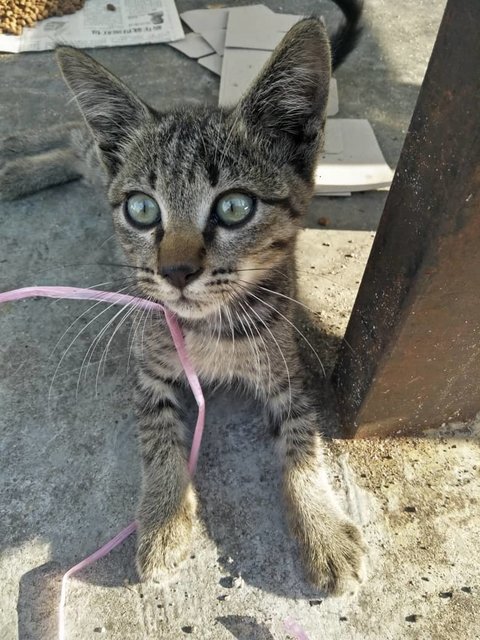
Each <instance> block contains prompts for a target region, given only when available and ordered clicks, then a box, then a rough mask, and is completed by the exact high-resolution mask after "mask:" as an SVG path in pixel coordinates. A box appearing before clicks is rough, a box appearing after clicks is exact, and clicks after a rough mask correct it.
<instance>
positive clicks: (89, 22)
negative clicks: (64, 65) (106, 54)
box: [0, 0, 184, 53]
mask: <svg viewBox="0 0 480 640" xmlns="http://www.w3.org/2000/svg"><path fill="white" fill-rule="evenodd" d="M107 4H108V3H107V2H95V1H93V0H92V2H86V3H85V6H84V7H83V8H82V9H81V10H80V11H77V12H76V13H72V14H71V15H66V16H62V17H52V18H48V19H47V20H42V21H41V22H38V23H37V24H36V25H35V26H34V27H31V28H25V29H24V30H23V33H22V34H21V35H20V36H14V35H10V34H1V35H0V51H7V52H10V53H19V52H22V51H46V50H49V49H54V48H55V47H56V46H57V45H58V44H68V45H72V46H74V47H80V48H82V49H83V48H90V47H118V46H126V45H131V44H148V43H153V42H170V41H172V40H179V39H180V38H183V36H184V33H183V29H182V25H181V23H180V18H179V17H178V13H177V8H176V6H175V2H174V0H142V1H141V2H139V1H138V0H112V2H111V4H113V5H114V7H115V11H109V10H107V8H106V7H107Z"/></svg>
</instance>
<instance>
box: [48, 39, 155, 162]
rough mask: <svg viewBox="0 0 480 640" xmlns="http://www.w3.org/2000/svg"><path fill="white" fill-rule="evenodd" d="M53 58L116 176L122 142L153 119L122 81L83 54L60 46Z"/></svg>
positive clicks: (101, 153) (104, 159)
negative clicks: (55, 58)
mask: <svg viewBox="0 0 480 640" xmlns="http://www.w3.org/2000/svg"><path fill="white" fill-rule="evenodd" d="M56 56H57V61H58V64H59V66H60V69H61V70H62V74H63V77H64V78H65V80H66V82H67V84H68V86H69V87H70V89H71V90H72V92H73V94H74V96H75V98H76V101H77V103H78V106H79V107H80V110H81V112H82V114H83V116H84V118H85V121H86V123H87V125H88V126H89V128H90V129H91V131H92V133H93V136H94V138H95V140H96V142H97V146H98V148H99V151H100V155H101V158H102V160H103V161H104V162H105V164H106V166H107V169H108V170H109V171H110V172H111V173H115V172H116V170H117V169H118V167H119V165H120V164H121V161H122V160H121V153H120V150H121V146H122V143H124V142H125V140H126V139H127V138H128V137H129V136H130V135H131V134H132V133H133V132H134V130H135V129H137V128H138V127H139V126H140V125H141V124H142V123H144V122H146V121H147V120H151V119H152V117H153V116H152V112H151V111H150V109H149V107H148V106H147V105H146V104H145V103H143V102H142V101H141V100H140V99H139V98H137V96H136V95H135V94H134V93H133V92H132V91H131V90H130V89H129V88H128V87H127V86H126V85H124V84H123V82H121V81H120V80H119V79H118V78H116V77H115V76H114V75H113V74H112V73H110V71H108V70H107V69H105V67H103V66H102V65H101V64H99V63H98V62H96V61H95V60H93V58H91V57H90V56H88V55H87V54H86V53H83V52H81V51H79V50H78V49H73V48H71V47H59V48H57V50H56Z"/></svg>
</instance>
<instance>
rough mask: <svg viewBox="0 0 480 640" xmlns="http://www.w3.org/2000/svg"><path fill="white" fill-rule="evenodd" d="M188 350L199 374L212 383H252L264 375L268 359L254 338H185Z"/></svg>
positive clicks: (192, 336) (192, 335)
mask: <svg viewBox="0 0 480 640" xmlns="http://www.w3.org/2000/svg"><path fill="white" fill-rule="evenodd" d="M185 346H186V348H187V352H188V354H189V356H190V359H191V361H192V364H193V366H194V367H195V371H196V372H197V374H198V375H199V376H200V377H201V378H204V379H206V380H208V381H209V382H217V381H223V382H229V381H231V380H234V379H235V378H237V379H238V378H244V379H252V378H254V379H255V378H257V377H259V376H262V375H264V373H265V367H266V366H267V364H268V356H267V354H266V353H265V350H264V348H263V345H262V344H261V343H259V341H258V339H257V340H255V339H254V338H253V337H249V338H245V337H243V338H242V339H238V338H237V339H236V340H232V339H231V337H229V338H224V337H221V336H218V335H217V336H215V335H213V336H209V337H206V336H201V335H197V334H194V333H188V332H187V333H186V334H185Z"/></svg>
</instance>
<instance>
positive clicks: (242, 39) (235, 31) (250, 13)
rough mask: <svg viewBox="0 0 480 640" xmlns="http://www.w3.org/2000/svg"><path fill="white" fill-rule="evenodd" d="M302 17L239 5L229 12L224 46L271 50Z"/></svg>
mask: <svg viewBox="0 0 480 640" xmlns="http://www.w3.org/2000/svg"><path fill="white" fill-rule="evenodd" d="M302 17H303V16H286V15H282V14H278V13H265V12H264V11H261V10H259V8H258V7H239V8H238V9H237V10H236V11H230V12H229V15H228V23H227V37H226V40H225V46H226V47H233V48H237V49H262V50H265V51H273V50H274V49H275V47H276V46H277V45H278V44H279V43H280V41H281V39H282V38H283V36H284V35H285V33H286V32H287V31H288V30H289V29H290V27H293V25H294V24H295V23H296V22H298V21H299V20H301V19H302Z"/></svg>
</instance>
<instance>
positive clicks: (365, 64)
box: [0, 0, 480, 640]
mask: <svg viewBox="0 0 480 640" xmlns="http://www.w3.org/2000/svg"><path fill="white" fill-rule="evenodd" d="M225 4H240V3H233V2H230V3H225ZM266 4H268V6H270V7H271V8H272V9H274V10H282V11H285V12H290V13H293V12H297V13H298V12H300V11H304V12H305V13H310V12H312V11H313V10H315V9H316V8H317V7H318V4H317V3H316V2H295V1H294V0H289V1H285V2H282V3H279V2H268V1H267V2H266ZM177 5H178V8H179V10H180V11H183V10H186V9H190V8H198V7H202V6H206V3H202V2H198V1H195V0H184V1H180V0H179V1H178V3H177ZM321 6H322V10H323V7H325V14H326V15H327V19H328V21H329V22H330V23H333V22H334V20H335V14H334V11H333V10H332V9H331V7H330V5H329V3H326V2H324V3H322V5H321ZM443 6H444V2H443V1H440V2H437V1H434V2H431V1H428V2H427V1H426V0H418V1H417V2H415V3H412V2H411V0H398V1H397V2H396V3H385V2H383V0H367V10H366V33H365V36H364V38H363V40H362V43H361V45H360V47H359V49H358V51H357V52H355V53H354V54H353V55H352V57H351V58H350V60H349V61H348V62H347V63H346V65H345V66H344V67H343V68H342V69H341V70H340V71H339V72H338V81H339V91H340V106H341V112H340V115H341V116H345V117H367V118H369V120H370V121H371V122H372V124H373V127H374V129H375V132H376V134H377V136H378V139H379V141H380V145H381V147H382V149H383V150H384V153H385V156H386V158H387V160H388V161H389V162H390V164H391V165H392V166H393V165H395V163H396V161H397V159H398V155H399V152H400V149H401V145H402V142H403V138H404V134H405V131H406V128H407V126H408V121H409V119H410V116H411V113H412V110H413V107H414V103H415V99H416V96H417V93H418V89H419V86H420V83H421V80H422V77H423V74H424V71H425V67H426V63H427V61H428V57H429V54H430V51H431V47H432V45H433V41H434V38H435V34H436V30H437V28H438V24H439V22H440V18H441V14H442V10H443ZM95 55H96V56H97V57H98V58H99V59H100V60H101V61H102V62H104V63H105V64H107V66H109V67H111V68H112V69H113V70H114V71H116V72H117V73H118V74H119V75H120V76H121V77H123V78H124V79H125V80H126V81H127V82H128V83H130V84H131V85H132V86H133V87H134V88H135V89H137V90H138V91H139V93H140V94H141V95H142V96H144V97H145V98H146V99H147V100H150V101H151V102H152V103H153V104H155V105H159V106H166V105H169V104H172V103H178V102H185V101H187V102H191V103H198V102H210V103H215V102H216V98H217V92H218V81H217V79H216V78H215V77H214V76H212V75H211V74H210V73H209V72H208V71H206V70H204V69H202V68H201V67H199V66H198V65H197V64H196V63H195V62H193V61H190V60H188V59H186V58H184V57H182V56H181V55H180V54H179V53H177V52H176V51H173V50H172V49H170V48H168V47H166V46H149V47H134V48H121V49H108V50H107V49H105V50H98V51H96V52H95ZM0 77H1V79H2V80H1V83H0V135H6V134H8V133H10V132H12V131H15V130H19V129H26V128H30V127H42V126H47V125H51V124H54V123H57V122H59V121H67V120H68V119H72V118H73V117H75V116H76V114H75V111H74V107H73V105H72V104H67V101H68V99H69V96H68V94H67V92H66V89H65V87H64V85H63V82H62V80H61V79H60V76H59V73H58V71H57V69H56V67H55V65H54V63H53V61H52V56H51V54H50V53H41V54H28V55H27V54H22V55H20V56H7V55H5V56H0ZM384 199H385V194H384V193H372V194H358V195H355V196H353V197H352V198H345V199H336V200H331V199H320V198H319V199H317V200H316V201H315V202H314V204H313V206H312V208H311V212H310V216H309V219H308V221H307V227H308V228H307V229H306V230H305V231H303V232H302V233H301V237H300V241H299V269H300V281H301V287H300V296H301V297H300V299H301V300H302V301H303V302H304V303H306V304H307V305H308V306H310V307H311V308H312V309H313V311H314V314H313V315H312V316H311V317H310V321H308V322H307V321H306V319H305V318H301V319H300V320H299V322H300V323H301V325H300V326H301V328H302V331H303V330H305V332H306V335H307V337H309V338H311V339H312V340H313V341H314V342H315V345H316V346H317V347H318V348H319V351H320V353H321V356H322V359H323V360H324V364H325V368H326V370H327V373H328V371H329V370H330V369H331V366H332V363H333V361H334V356H335V349H336V347H337V345H338V341H339V339H340V337H341V336H342V334H343V331H344V329H345V326H346V323H347V320H348V315H349V312H350V309H351V307H352V304H353V301H354V298H355V293H356V290H357V288H358V283H359V281H360V279H361V275H362V271H363V268H364V265H365V262H366V259H367V257H368V252H369V249H370V246H371V242H372V239H373V232H374V230H375V228H376V224H377V221H378V218H379V215H380V213H381V210H382V207H383V202H384ZM320 216H322V217H327V218H328V219H329V225H328V227H327V229H324V228H319V227H318V225H317V224H316V222H317V220H318V218H319V217H320ZM111 234H112V228H111V223H110V220H109V216H108V212H106V211H105V208H104V205H103V200H102V199H101V197H100V196H99V195H98V194H96V193H94V192H92V191H90V190H89V189H88V188H86V187H85V186H84V185H82V184H80V183H72V184H70V185H68V186H65V187H62V188H58V189H50V190H47V191H44V192H42V193H39V194H37V195H35V196H32V197H29V198H26V199H24V200H22V201H20V202H17V203H12V204H8V205H6V204H2V205H1V210H0V264H1V272H0V288H1V289H2V290H7V289H12V288H15V287H20V286H26V285H31V284H34V283H36V284H69V285H73V284H77V285H81V286H92V285H94V284H98V283H102V282H105V281H107V280H112V279H114V278H116V277H118V275H117V274H116V273H115V271H112V270H108V269H106V268H105V267H102V266H100V263H102V262H108V261H111V260H112V256H113V240H112V238H111ZM104 286H107V285H104ZM111 286H114V284H112V285H111ZM89 306H90V305H89V303H80V302H67V301H61V302H52V301H46V300H36V301H26V302H19V303H15V304H10V305H8V306H4V307H0V352H1V368H0V403H1V405H0V406H1V407H2V413H1V416H0V430H1V440H0V460H1V462H0V486H1V489H2V490H1V497H0V578H1V585H2V589H1V592H0V637H1V638H2V639H3V638H4V639H5V640H16V639H17V638H19V639H20V640H49V639H50V638H54V637H55V634H56V610H57V603H58V596H59V577H60V576H61V574H62V572H64V571H65V570H66V569H67V568H69V567H70V566H72V565H73V564H75V563H76V562H77V561H78V560H79V559H81V558H83V557H85V556H86V555H88V554H89V553H91V552H92V551H93V550H94V549H96V548H97V547H98V546H99V545H101V544H102V543H103V542H105V541H106V540H108V539H109V538H110V537H112V536H113V535H114V534H115V533H116V532H117V531H119V530H120V529H121V528H122V527H123V526H124V525H126V524H127V523H128V522H129V521H130V520H131V519H132V517H133V515H134V508H135V503H136V500H137V495H138V488H139V470H140V469H139V458H138V454H137V450H136V445H135V437H134V432H135V425H134V419H133V415H132V408H131V386H130V381H131V371H130V370H129V366H128V364H129V363H128V338H129V335H128V334H129V327H125V328H124V329H123V330H121V331H119V333H118V334H117V336H116V337H115V339H114V340H113V342H112V344H111V345H110V349H109V354H108V357H107V359H106V363H105V366H103V367H100V373H99V375H98V379H97V371H98V367H99V365H100V364H101V363H100V357H101V354H102V348H103V347H104V346H105V342H104V343H103V345H101V346H100V347H99V348H98V349H97V350H96V351H95V352H94V354H93V358H92V362H91V363H90V365H89V366H87V368H86V369H85V368H84V369H83V374H82V362H83V360H84V356H85V354H86V353H87V350H88V347H89V345H90V344H91V342H92V339H93V338H94V337H95V335H97V333H98V331H99V330H100V329H101V328H102V326H103V325H104V324H105V321H106V319H107V318H111V317H112V315H111V314H110V312H108V311H107V312H106V313H105V314H104V315H103V316H102V317H100V318H99V319H98V320H97V321H95V322H93V323H92V324H91V325H89V326H88V327H87V323H88V322H89V321H90V320H91V319H92V318H93V317H94V315H95V312H98V311H99V309H96V310H93V311H90V312H88V313H87V314H86V315H85V316H84V317H82V318H80V319H79V320H78V322H77V324H76V325H75V327H73V328H72V329H71V330H70V331H69V332H68V333H67V334H66V335H65V336H63V338H62V339H61V340H60V343H59V344H58V346H57V342H58V341H59V339H60V338H61V337H62V334H63V333H64V331H65V330H66V329H67V328H68V327H69V325H70V324H71V323H72V322H73V321H74V320H75V319H76V318H78V317H79V315H80V314H81V313H83V312H84V311H86V310H87V309H88V308H89ZM83 328H85V331H84V332H83V333H82V334H81V335H80V336H79V337H78V339H77V340H76V341H75V342H74V343H73V345H72V346H71V348H70V349H69V350H68V353H67V355H66V356H65V357H64V358H63V360H62V361H61V359H62V354H63V353H64V352H65V350H66V349H67V347H68V346H69V345H70V343H71V341H72V340H73V337H74V336H75V334H76V333H77V332H79V331H80V329H83ZM305 360H306V366H307V367H308V370H309V373H310V377H311V382H312V384H313V385H315V386H316V388H317V389H318V394H319V400H321V402H322V407H323V409H322V414H323V428H324V430H325V431H326V432H327V433H328V434H329V435H330V436H333V439H332V440H331V442H330V445H329V459H330V463H331V469H332V471H331V475H332V480H333V482H334V484H335V486H336V487H337V489H338V491H339V493H340V495H341V496H342V498H343V500H344V503H345V508H346V509H347V510H348V511H349V512H350V513H351V515H352V518H354V519H355V520H356V521H357V522H358V523H359V524H361V525H362V527H363V530H364V532H365V537H366V539H367V541H368V543H369V546H370V560H369V565H370V566H369V580H368V582H367V583H366V584H365V585H364V586H363V588H362V589H361V590H360V592H359V593H358V594H357V595H356V596H353V597H351V596H348V597H347V596H346V597H343V598H338V599H328V598H327V599H326V598H324V597H323V595H322V594H319V593H316V592H315V591H314V590H312V589H311V588H310V587H309V586H308V585H307V584H306V583H305V581H304V580H303V577H302V572H301V568H300V566H299V562H298V558H297V553H296V549H295V545H294V544H293V543H292V542H291V540H290V539H289V537H288V535H287V532H286V528H285V523H284V520H283V517H282V513H281V508H280V499H279V486H278V473H277V471H278V470H277V464H276V461H275V458H274V456H273V455H272V446H271V442H270V441H269V438H268V437H267V435H266V432H265V429H264V428H263V425H262V422H261V419H260V418H259V411H258V407H256V405H255V404H254V403H253V402H252V401H251V400H249V399H247V398H236V397H233V396H232V395H231V394H228V393H223V394H222V393H217V394H215V395H214V396H211V397H210V396H209V397H208V399H207V403H208V405H207V429H206V434H205V439H204V443H203V444H202V451H201V457H200V463H199V467H198V472H197V476H196V483H197V486H198V488H199V494H200V497H201V502H202V516H203V521H204V523H205V531H204V532H202V533H200V534H199V539H198V542H197V544H196V546H195V549H193V550H192V557H191V558H190V559H189V560H188V561H187V562H186V563H185V565H184V566H183V567H182V568H181V570H180V571H179V573H178V575H177V576H175V577H174V579H172V582H171V584H170V585H169V587H168V588H163V589H160V588H156V587H155V586H151V585H142V584H139V583H138V582H137V579H136V576H135V570H134V540H133V539H130V540H128V541H127V542H125V543H124V544H123V546H122V547H120V548H119V549H117V550H115V551H113V552H112V553H111V554H110V555H109V556H108V557H107V558H105V559H103V560H101V561H100V562H98V563H97V564H95V565H94V566H92V567H91V568H89V569H87V570H85V571H84V572H82V573H81V574H80V575H79V576H78V577H76V578H74V579H72V581H71V585H70V589H69V597H68V603H67V621H68V625H67V631H68V633H67V637H68V638H69V640H74V639H75V640H85V639H90V638H91V639H92V640H93V639H95V638H102V637H105V638H109V639H111V640H142V639H150V638H161V639H165V640H167V639H168V640H170V639H172V640H177V639H181V638H185V637H188V636H191V637H194V638H201V639H203V638H205V639H215V640H223V639H225V640H227V639H229V638H237V639H238V640H267V639H269V640H272V639H275V640H283V639H285V638H287V637H289V636H288V635H287V632H286V630H285V629H284V626H283V622H284V620H285V619H286V618H288V617H291V618H293V619H294V620H296V621H297V622H298V623H300V624H301V625H302V626H303V627H304V629H305V631H306V633H307V634H308V637H309V638H310V640H337V639H338V640H388V639H395V640H397V639H403V638H412V639H413V638H415V639H425V640H426V639H435V640H447V639H448V640H450V639H452V638H455V640H457V639H458V640H471V639H474V638H480V622H479V616H478V610H479V595H480V579H479V576H480V569H479V565H478V540H479V537H480V516H479V512H478V495H479V468H480V455H479V452H478V436H479V430H478V424H476V423H472V424H467V425H448V426H445V427H444V428H443V429H442V431H441V433H438V432H437V433H435V432H432V433H429V434H426V437H424V438H417V439H413V438H409V439H401V440H400V439H397V440H381V441H380V440H370V441H346V440H341V439H338V438H336V437H335V436H336V435H337V436H338V429H337V426H336V423H335V414H334V410H333V403H332V397H331V391H330V389H329V387H328V384H327V383H326V382H325V381H324V379H322V376H321V372H320V367H319V365H318V363H317V362H316V360H315V358H314V357H313V356H312V354H310V353H308V350H305ZM60 361H61V364H60V366H59V367H58V370H57V365H58V364H59V362H60ZM80 374H82V375H80ZM194 413H195V412H194V409H193V407H191V413H190V415H191V418H192V420H191V421H193V418H194Z"/></svg>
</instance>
